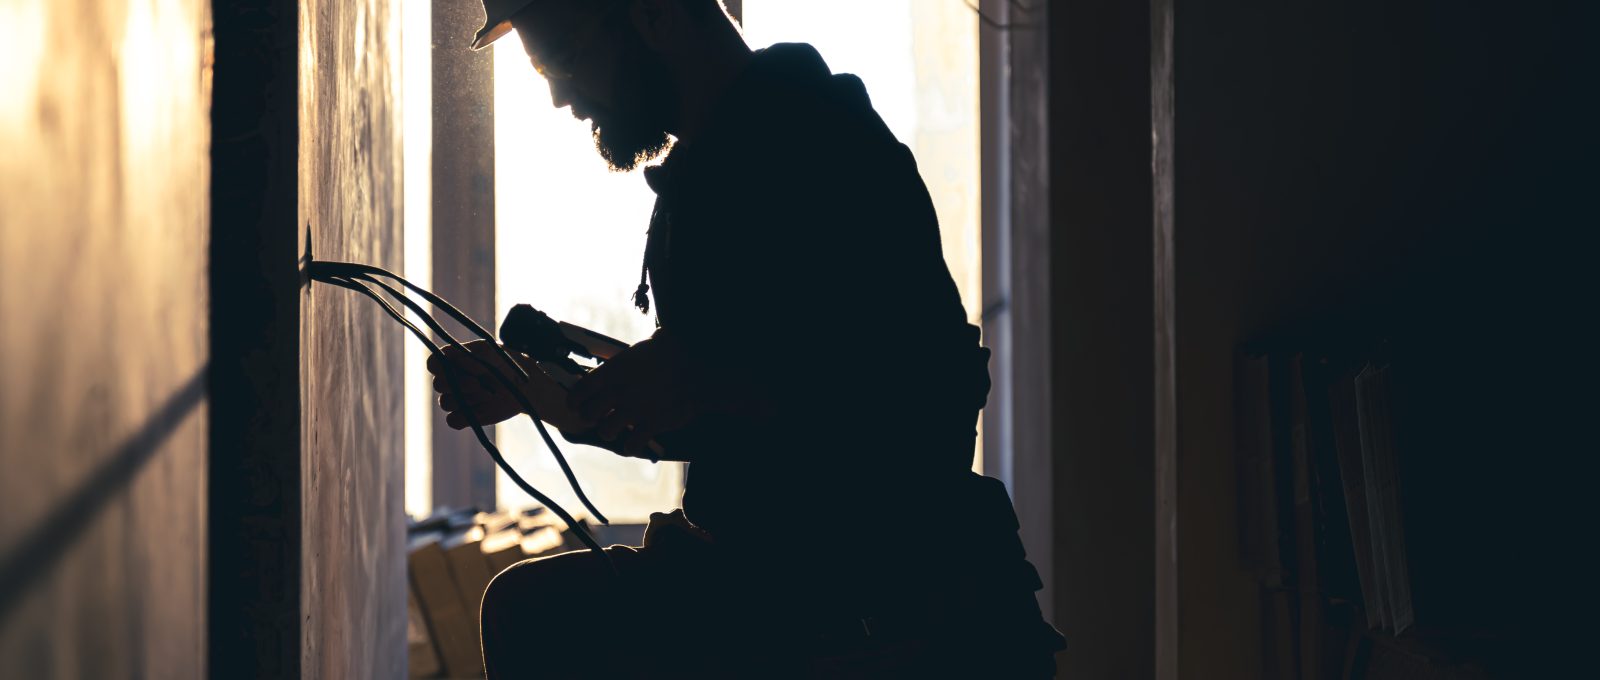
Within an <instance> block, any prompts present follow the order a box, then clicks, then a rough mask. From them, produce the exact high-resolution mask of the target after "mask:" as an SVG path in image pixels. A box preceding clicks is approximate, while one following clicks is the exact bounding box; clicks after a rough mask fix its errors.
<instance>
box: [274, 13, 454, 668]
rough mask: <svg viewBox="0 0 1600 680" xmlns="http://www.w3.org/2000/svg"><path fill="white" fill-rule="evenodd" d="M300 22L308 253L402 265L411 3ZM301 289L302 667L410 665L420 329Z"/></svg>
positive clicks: (336, 294)
mask: <svg viewBox="0 0 1600 680" xmlns="http://www.w3.org/2000/svg"><path fill="white" fill-rule="evenodd" d="M299 26H300V29H299V30H300V67H299V70H300V142H299V148H300V173H299V177H300V199H299V205H300V219H299V224H300V225H301V230H309V234H308V235H307V239H308V240H306V241H305V247H306V248H307V250H305V251H303V252H302V253H301V255H302V258H305V257H309V256H315V257H316V258H318V259H329V260H345V261H355V262H366V263H369V264H374V265H378V266H380V267H384V268H387V269H390V270H391V271H399V270H400V264H401V258H402V250H401V246H402V243H401V233H402V229H401V226H402V225H401V216H402V211H401V155H400V154H401V141H400V132H401V121H400V108H399V103H400V86H401V78H400V61H401V60H400V26H401V21H400V3H399V2H397V1H394V0H366V1H363V2H349V1H337V2H335V1H332V0H302V2H301V3H300V23H299ZM414 39H415V38H414ZM423 39H426V38H423ZM300 302H301V307H300V339H301V342H300V351H301V353H302V354H301V361H300V398H301V429H300V456H301V457H300V460H301V464H302V468H301V474H302V478H301V484H302V489H303V495H302V497H301V505H302V511H303V515H302V517H303V524H302V527H301V536H302V538H303V540H304V545H303V550H304V553H303V556H304V557H303V560H302V562H301V579H302V580H301V588H302V590H301V592H300V604H301V607H302V609H303V613H302V621H303V625H304V627H303V629H302V630H301V636H300V637H301V642H302V647H301V658H302V666H301V677H305V678H330V679H332V678H400V677H404V675H405V659H406V652H405V650H406V642H405V616H406V613H405V588H406V574H405V530H404V522H403V515H404V512H405V510H404V500H405V486H404V472H405V451H404V441H403V435H404V430H403V428H402V427H401V423H402V422H403V420H402V418H403V415H402V408H401V405H402V401H403V397H404V389H403V386H402V379H401V371H402V358H401V350H402V344H401V343H402V342H414V340H411V339H410V338H407V337H405V335H404V331H403V330H402V329H401V328H400V327H399V326H398V325H396V324H395V323H394V322H393V321H391V320H390V319H389V318H388V317H386V316H385V315H384V314H383V313H382V311H381V310H379V308H378V307H377V306H376V305H375V304H374V303H372V302H371V301H369V300H366V299H363V298H360V297H358V296H356V295H355V294H353V293H351V292H349V291H345V290H341V289H337V288H332V287H329V286H326V285H323V284H316V285H312V286H310V287H308V288H306V289H303V290H302V291H301V296H300Z"/></svg>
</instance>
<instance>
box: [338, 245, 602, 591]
mask: <svg viewBox="0 0 1600 680" xmlns="http://www.w3.org/2000/svg"><path fill="white" fill-rule="evenodd" d="M319 264H325V263H320V262H313V263H312V265H311V267H310V274H311V278H312V280H315V281H322V282H324V283H329V284H332V285H335V286H338V287H341V288H345V289H348V290H352V291H355V292H357V293H360V294H363V295H365V296H367V297H369V298H371V299H372V300H373V301H374V302H376V303H378V305H379V306H380V307H381V308H382V309H383V311H384V312H386V313H387V314H388V315H389V316H390V317H392V318H393V319H394V320H395V321H397V322H398V323H400V324H401V325H402V326H403V327H405V328H406V329H407V330H409V331H411V333H412V334H413V335H415V336H416V338H417V339H418V340H420V341H421V342H422V344H423V345H424V346H426V347H427V348H428V351H429V352H431V353H433V354H435V355H441V356H442V355H443V350H442V349H441V348H440V347H439V345H438V344H437V343H435V342H433V340H432V339H430V338H429V337H428V334H427V333H425V332H423V330H422V329H421V328H418V327H417V325H416V324H415V323H412V321H411V320H410V319H407V318H406V317H405V314H404V313H402V312H400V311H399V310H398V309H396V308H395V307H394V305H392V304H390V303H389V301H387V300H385V299H384V298H383V297H382V296H381V295H379V294H378V293H377V292H376V291H374V290H372V289H371V288H369V287H368V286H367V285H365V283H374V284H376V285H378V286H380V287H382V288H384V289H386V291H387V292H390V293H391V294H399V296H400V299H402V300H403V301H404V302H405V304H406V306H407V308H409V309H412V310H413V311H416V312H418V314H419V315H420V316H421V317H422V318H424V319H425V321H424V323H427V325H428V326H429V327H430V328H433V329H435V331H436V332H440V334H441V337H444V338H446V339H447V340H448V341H449V342H450V344H451V345H452V346H454V347H458V348H459V347H461V345H460V343H459V342H456V341H455V339H454V338H451V337H450V336H449V334H448V333H443V332H442V327H439V326H438V321H437V320H436V319H433V317H432V316H431V315H428V314H427V313H426V312H424V311H422V310H420V309H419V307H420V306H418V305H416V303H415V302H414V301H411V300H409V299H408V298H406V297H405V296H404V295H403V294H400V293H399V291H397V290H395V289H394V288H392V287H390V286H387V285H385V284H383V283H381V282H378V281H375V280H373V279H371V278H370V277H368V276H361V277H360V278H359V280H358V279H357V278H354V277H351V276H349V275H346V274H340V273H338V272H337V271H335V268H329V267H317V266H316V265H319ZM336 264H337V263H336ZM360 268H368V269H373V270H377V272H379V273H382V274H387V275H388V276H392V277H394V278H395V279H396V280H398V281H400V282H401V283H402V285H404V286H405V287H407V288H409V289H411V290H414V291H417V292H418V294H419V295H422V296H423V297H424V298H429V297H432V298H435V299H437V296H435V295H433V294H432V293H429V292H426V291H423V290H421V289H420V288H418V287H417V286H415V285H414V284H411V283H410V282H408V281H405V280H404V279H402V278H400V277H399V276H397V275H394V274H391V273H389V272H386V271H383V270H381V269H378V268H376V267H370V266H368V265H357V266H355V267H352V268H351V269H352V270H355V269H360ZM363 273H364V272H363ZM431 301H433V300H430V302H431ZM435 304H436V305H437V306H439V307H440V308H441V309H445V310H446V313H449V314H450V315H451V316H452V317H455V318H457V320H458V321H460V320H462V319H463V318H465V317H466V315H465V314H462V313H461V312H460V311H459V310H455V308H454V307H453V306H451V305H449V303H447V302H444V301H443V300H442V299H438V301H437V302H435ZM462 325H464V326H467V327H468V328H470V329H473V330H475V331H478V332H480V333H481V334H482V333H484V332H483V330H482V327H481V326H478V325H477V324H476V323H470V319H467V320H466V321H464V322H463V323H462ZM488 339H489V340H490V342H491V343H492V344H495V345H496V346H498V343H494V342H493V339H492V338H488ZM468 354H469V355H471V353H470V352H468ZM507 356H508V358H509V355H507ZM510 363H511V365H513V366H516V367H517V368H518V370H521V366H518V365H517V364H516V363H515V362H514V361H512V362H510ZM484 365H485V367H486V368H487V369H488V370H490V371H491V372H494V373H498V369H497V368H495V367H493V366H491V365H488V364H487V363H485V364H484ZM444 366H445V375H444V378H445V381H446V383H448V385H449V387H450V390H451V391H452V392H454V393H456V394H460V393H461V391H460V389H459V383H458V382H457V378H458V377H459V376H458V375H457V373H458V371H460V369H459V368H457V367H456V366H455V365H454V364H453V363H452V362H449V361H446V362H444ZM524 375H526V373H524ZM500 377H501V378H504V375H503V374H502V375H500ZM513 393H514V394H520V392H519V391H516V390H513ZM519 405H520V404H519ZM461 411H462V415H463V416H464V417H465V418H466V419H467V424H468V425H469V426H470V427H471V428H472V432H473V434H474V435H475V436H476V437H477V440H478V444H479V445H480V446H482V447H483V449H484V450H485V451H486V452H488V454H489V457H490V458H492V459H493V460H494V462H495V465H497V466H499V467H500V469H501V470H503V471H505V473H506V475H507V476H509V477H511V480H512V481H513V482H514V483H516V485H517V486H518V487H519V488H521V489H522V490H523V491H524V492H527V494H528V495H529V496H532V497H533V498H534V499H535V500H538V501H539V502H540V503H542V504H544V505H545V506H546V507H548V508H550V510H551V511H552V512H554V513H555V514H556V516H558V517H560V518H561V519H562V521H564V522H566V523H567V526H568V527H570V528H571V529H572V530H573V532H574V534H575V535H577V536H578V540H579V541H580V542H582V543H583V544H584V545H585V546H586V547H588V548H589V549H590V550H592V551H594V552H595V553H597V554H599V555H600V556H601V558H602V560H603V561H604V562H605V563H606V564H607V565H609V566H610V567H611V569H612V571H613V572H615V571H616V566H615V565H614V564H613V563H612V561H611V556H610V555H609V554H607V553H606V552H605V550H604V549H603V548H602V547H601V546H600V544H599V542H597V541H595V539H594V537H593V536H591V535H590V534H589V532H588V531H587V530H586V529H585V528H584V527H583V525H582V524H581V523H579V522H578V521H577V519H575V518H574V517H573V516H572V514H571V513H569V512H567V511H566V509H564V508H562V507H561V505H560V504H558V503H556V502H555V501H554V500H552V499H551V498H550V497H548V496H546V495H544V494H543V493H541V492H539V490H538V489H535V488H534V487H533V485H532V484H529V483H528V482H527V480H524V479H523V478H522V476H521V475H519V474H517V472H516V470H515V469H514V468H512V467H511V465H510V463H508V462H507V461H506V459H505V456H504V455H502V454H501V453H500V449H499V448H498V447H496V446H495V445H494V442H492V441H490V439H489V436H488V434H487V433H485V432H484V430H483V426H482V424H481V423H479V422H478V418H477V414H476V413H474V412H473V411H472V410H471V409H470V408H468V407H466V405H465V404H462V409H461ZM552 450H554V449H552ZM556 455H557V456H558V458H559V457H560V453H559V452H558V453H556ZM572 481H573V482H574V484H576V481H575V480H572ZM578 493H579V494H580V495H581V494H582V493H583V492H582V491H581V490H578ZM596 514H597V515H598V513H596Z"/></svg>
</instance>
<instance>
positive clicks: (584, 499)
mask: <svg viewBox="0 0 1600 680" xmlns="http://www.w3.org/2000/svg"><path fill="white" fill-rule="evenodd" d="M345 278H346V279H348V280H351V281H358V280H359V281H365V282H367V283H371V284H372V285H375V286H378V287H379V288H382V289H383V291H384V292H386V293H388V294H389V295H391V296H393V297H394V298H395V299H397V300H399V301H400V302H401V304H404V305H405V306H406V308H408V309H410V310H411V311H413V312H416V313H417V315H418V316H419V317H421V318H422V322H423V323H425V324H427V325H428V328H430V329H432V330H433V332H434V333H435V334H437V335H438V336H439V337H440V338H443V339H444V340H445V342H447V343H449V344H450V346H451V347H454V348H456V349H457V350H459V351H461V352H462V353H463V354H465V355H466V356H467V357H468V358H470V359H472V360H473V361H475V362H477V363H478V365H479V366H482V367H483V368H484V370H486V371H488V372H489V374H490V375H491V376H493V377H494V378H495V379H496V380H498V381H499V382H500V384H501V386H502V387H504V388H505V389H506V390H507V391H509V392H510V393H511V396H512V398H513V399H516V401H517V405H518V406H521V407H522V409H523V411H524V412H525V413H527V414H528V419H529V420H532V421H533V426H534V429H536V430H538V431H539V436H540V437H542V438H543V439H544V444H545V446H547V447H549V448H550V453H551V454H553V455H554V456H555V459H556V463H557V464H558V465H560V467H561V472H562V474H564V475H566V477H567V484H568V485H569V486H571V487H572V491H573V493H576V494H577V495H578V501H579V502H581V503H583V507H585V508H587V509H588V510H589V512H590V513H592V514H593V515H594V518H595V520H596V521H598V522H600V523H601V524H610V523H611V520H609V519H606V516H605V515H604V514H603V513H601V512H600V509H599V508H597V507H595V505H594V503H593V502H591V501H590V500H589V495H588V494H586V493H584V492H583V486H582V485H580V484H579V483H578V475H577V474H576V473H574V472H573V471H572V466H571V465H570V464H568V463H567V457H566V456H564V455H562V453H561V447H559V446H556V441H555V438H554V437H551V436H550V431H549V430H548V429H546V428H545V425H544V421H542V420H540V419H539V411H538V409H535V408H534V407H533V404H532V403H531V402H529V401H528V398H527V396H525V395H524V394H523V393H522V390H520V389H517V386H516V385H515V384H513V383H512V382H511V379H510V378H508V377H506V375H505V373H504V372H502V371H501V370H500V368H499V367H498V366H495V365H493V364H491V363H490V362H489V361H488V360H487V359H484V358H483V357H480V356H478V355H477V354H476V353H474V352H471V351H469V350H467V348H466V347H465V346H463V345H462V344H461V342H460V341H458V340H456V339H455V337H454V336H452V335H451V334H450V332H449V331H447V330H445V328H444V325H443V324H441V323H439V321H438V320H437V319H435V318H433V316H432V315H430V314H428V312H427V310H424V309H423V308H422V305H419V304H417V303H416V302H415V301H413V300H412V299H411V298H409V297H406V295H405V293H402V292H400V291H398V290H396V289H395V288H394V287H392V286H390V285H388V284H386V283H384V282H382V281H379V280H377V279H374V278H372V277H371V276H368V275H366V274H354V275H349V276H346V277H345ZM490 342H494V341H493V340H490ZM496 346H497V347H498V346H499V345H498V343H496ZM505 356H507V357H510V354H509V353H506V354H505ZM446 363H448V362H446ZM523 376H524V380H527V373H523Z"/></svg>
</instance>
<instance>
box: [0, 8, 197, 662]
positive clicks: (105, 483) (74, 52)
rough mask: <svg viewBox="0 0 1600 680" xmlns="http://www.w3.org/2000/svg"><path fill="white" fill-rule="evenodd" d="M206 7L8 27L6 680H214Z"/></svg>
mask: <svg viewBox="0 0 1600 680" xmlns="http://www.w3.org/2000/svg"><path fill="white" fill-rule="evenodd" d="M207 5H208V3H202V2H198V1H196V0H173V1H168V2H157V3H132V2H121V1H116V2H111V1H108V2H96V3H59V2H49V1H47V0H24V1H23V2H8V3H6V4H5V5H4V7H3V9H0V63H3V64H4V66H3V67H0V69H3V75H0V83H3V89H4V92H5V94H4V96H3V97H0V148H3V149H4V153H0V319H3V320H4V321H3V322H0V356H3V357H5V367H4V369H3V372H4V377H0V504H3V507H4V511H3V512H0V677H5V678H141V677H150V678H193V677H200V676H201V675H203V674H204V672H205V666H206V655H205V646H204V631H205V590H204V583H205V578H204V564H205V549H206V537H205V489H206V480H205V469H206V460H205V451H206V445H205V408H206V407H205V401H206V386H205V374H206V361H207V355H208V353H207V349H206V328H207V321H206V242H207V233H208V231H207V228H206V205H207V194H206V186H207V177H206V168H207V158H206V145H207V143H208V141H209V137H210V135H209V131H208V130H209V126H208V123H207V116H206V109H207V106H208V104H209V100H210V93H209V80H208V75H209V72H208V70H207V69H208V68H209V64H207V63H206V61H205V60H206V58H207V47H208V45H207V44H206V40H207V35H208V31H209V26H208V23H209V22H208V19H207V16H208V12H207Z"/></svg>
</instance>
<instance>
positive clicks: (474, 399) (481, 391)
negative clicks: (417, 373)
mask: <svg viewBox="0 0 1600 680" xmlns="http://www.w3.org/2000/svg"><path fill="white" fill-rule="evenodd" d="M463 347H464V348H465V349H466V352H463V351H462V350H460V349H456V348H455V347H445V348H444V351H443V352H442V353H441V354H435V355H433V356H431V357H428V372H429V373H432V374H433V389H434V391H435V392H438V393H439V408H441V409H443V410H444V412H445V424H446V425H449V426H450V427H451V428H452V429H456V430H461V429H465V428H466V427H467V426H468V423H467V416H466V411H465V410H464V408H465V409H471V411H472V414H473V415H474V416H475V417H476V418H477V420H478V424H479V425H483V426H485V427H487V426H489V425H493V424H495V423H499V422H502V421H505V420H509V419H511V418H514V417H516V416H518V415H520V414H521V413H522V412H523V409H522V405H521V404H520V403H518V401H517V399H516V397H515V395H513V394H512V393H511V392H510V391H508V390H507V389H506V386H505V385H504V384H503V383H501V382H500V381H499V380H498V379H496V378H495V377H494V376H492V375H490V374H489V371H488V369H486V368H484V366H483V364H481V363H479V362H478V361H476V360H474V359H473V358H472V357H477V358H479V359H482V360H483V361H484V362H487V363H488V364H489V365H491V366H494V367H496V368H498V369H500V372H501V373H503V374H504V375H505V376H506V378H507V379H509V380H510V381H511V383H512V384H513V385H514V386H516V387H517V388H519V390H520V391H521V392H522V395H523V396H524V397H525V398H526V399H527V401H528V403H529V404H530V405H532V406H533V407H534V408H535V409H537V410H538V412H539V418H540V419H541V420H543V421H545V422H547V423H550V424H551V425H553V426H555V427H556V428H558V429H561V430H563V431H567V432H578V431H583V430H587V429H589V428H592V427H594V423H593V422H589V421H585V420H584V419H583V418H582V417H581V416H579V415H578V414H577V412H575V411H573V410H572V409H570V408H568V407H567V391H566V389H565V388H563V387H561V385H560V384H558V383H556V381H555V380H553V379H552V378H550V376H548V375H545V373H544V371H542V370H540V369H539V366H538V364H536V363H535V362H534V360H533V359H532V358H531V357H528V356H526V355H523V354H521V353H519V352H517V351H516V350H512V349H507V350H506V352H507V353H508V354H510V355H511V356H512V357H513V358H514V359H515V360H516V361H517V363H518V364H521V365H522V367H523V369H524V370H526V371H527V372H528V379H527V380H523V379H522V376H520V375H518V374H517V370H516V369H515V368H513V367H511V366H509V365H507V364H506V362H505V359H503V358H501V357H500V353H499V352H498V351H496V350H495V348H494V346H493V345H491V344H490V343H489V341H487V340H474V341H472V342H468V343H465V344H464V345H463ZM467 352H470V353H471V355H472V357H469V356H467V354H466V353H467ZM450 366H453V367H454V368H455V369H456V370H455V371H453V375H452V376H450V378H449V379H447V378H446V372H447V371H448V370H449V368H448V367H450ZM450 379H454V380H455V383H456V386H457V387H458V388H460V390H461V391H460V393H455V392H452V391H451V389H450ZM463 407H464V408H463Z"/></svg>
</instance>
